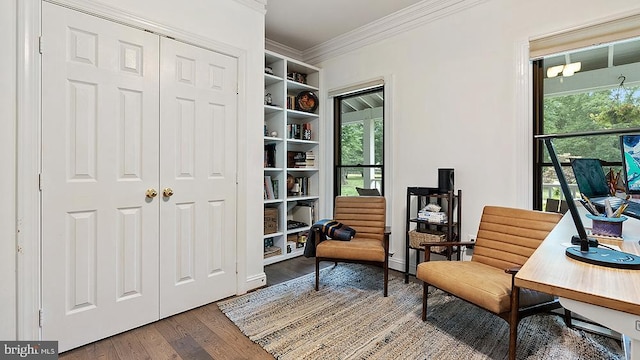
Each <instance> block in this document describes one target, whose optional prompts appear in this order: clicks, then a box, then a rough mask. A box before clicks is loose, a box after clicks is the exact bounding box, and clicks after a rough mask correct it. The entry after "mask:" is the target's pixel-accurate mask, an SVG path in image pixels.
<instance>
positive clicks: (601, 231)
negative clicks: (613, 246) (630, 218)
mask: <svg viewBox="0 0 640 360" xmlns="http://www.w3.org/2000/svg"><path fill="white" fill-rule="evenodd" d="M587 217H588V218H589V219H591V220H592V222H593V225H592V227H591V232H592V233H593V235H604V236H613V237H621V236H622V222H624V221H625V220H627V217H626V216H620V217H605V216H596V215H591V214H587Z"/></svg>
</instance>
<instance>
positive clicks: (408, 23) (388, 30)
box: [302, 0, 488, 65]
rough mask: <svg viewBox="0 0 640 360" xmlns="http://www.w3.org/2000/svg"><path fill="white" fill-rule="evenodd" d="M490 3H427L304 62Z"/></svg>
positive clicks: (309, 53)
mask: <svg viewBox="0 0 640 360" xmlns="http://www.w3.org/2000/svg"><path fill="white" fill-rule="evenodd" d="M486 1H488V0H424V1H421V2H419V3H417V4H414V5H412V6H409V7H407V8H405V9H402V10H400V11H398V12H395V13H393V14H391V15H388V16H385V17H383V18H381V19H379V20H376V21H373V22H371V23H369V24H367V25H364V26H361V27H359V28H357V29H355V30H353V31H350V32H348V33H345V34H342V35H340V36H337V37H335V38H333V39H331V40H328V41H325V42H324V43H322V44H319V45H316V46H313V47H311V48H309V49H307V50H304V51H303V52H302V55H303V56H302V59H303V61H304V62H306V63H309V64H313V65H317V64H318V63H320V62H321V61H323V60H326V59H329V58H332V57H335V56H338V55H342V54H345V53H347V52H350V51H353V50H356V49H358V48H361V47H363V46H366V45H369V44H372V43H375V42H378V41H381V40H384V39H387V38H390V37H392V36H395V35H397V34H400V33H403V32H405V31H408V30H411V29H414V28H416V27H418V26H421V25H424V24H427V23H429V22H432V21H435V20H437V19H440V18H443V17H445V16H448V15H451V14H454V13H457V12H460V11H462V10H465V9H468V8H470V7H473V6H475V5H478V4H481V3H483V2H486Z"/></svg>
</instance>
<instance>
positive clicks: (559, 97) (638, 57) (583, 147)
mask: <svg viewBox="0 0 640 360" xmlns="http://www.w3.org/2000/svg"><path fill="white" fill-rule="evenodd" d="M571 64H575V65H571ZM566 69H568V71H567V70H566ZM534 76H535V77H536V79H535V81H534V86H535V88H534V93H535V94H536V96H535V99H537V100H536V101H535V104H534V119H535V122H536V123H535V125H534V135H537V134H568V133H581V132H587V131H598V130H611V129H630V128H640V39H634V40H630V41H624V42H617V43H610V44H605V45H601V46H597V47H591V48H588V49H582V50H577V51H573V52H571V53H566V54H559V55H553V56H548V57H545V58H544V59H542V60H537V61H535V62H534ZM639 133H640V130H639ZM553 144H554V146H555V149H556V152H557V154H558V157H559V160H560V162H561V163H562V165H563V172H564V175H565V177H566V178H567V181H568V183H569V184H570V188H571V190H572V193H573V194H574V197H578V196H579V192H578V189H577V186H576V183H575V178H574V176H573V171H572V170H571V167H570V166H569V165H570V163H569V161H570V159H571V158H578V157H582V158H597V159H600V161H601V163H602V165H603V168H604V171H605V174H607V175H609V173H610V172H611V174H612V176H613V177H617V176H618V175H619V174H621V172H620V171H621V166H622V155H621V151H620V147H619V135H616V134H613V135H594V136H580V137H568V138H557V139H554V140H553ZM534 151H535V154H536V156H535V157H534V206H535V208H537V209H547V210H554V209H548V208H547V207H546V206H545V205H546V204H547V199H558V200H564V199H562V196H561V190H560V186H559V183H558V180H557V176H556V173H555V171H554V170H553V166H552V165H551V162H550V159H549V155H548V153H547V151H546V149H545V148H544V146H543V144H542V143H541V142H540V141H536V140H534Z"/></svg>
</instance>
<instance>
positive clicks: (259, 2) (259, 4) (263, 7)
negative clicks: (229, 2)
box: [235, 0, 267, 14]
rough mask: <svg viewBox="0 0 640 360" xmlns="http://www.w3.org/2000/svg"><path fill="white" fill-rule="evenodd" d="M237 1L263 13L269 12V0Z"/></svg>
mask: <svg viewBox="0 0 640 360" xmlns="http://www.w3.org/2000/svg"><path fill="white" fill-rule="evenodd" d="M235 1H236V2H238V3H240V4H242V5H244V6H246V7H248V8H250V9H253V10H256V11H258V12H259V13H261V14H266V13H267V0H235Z"/></svg>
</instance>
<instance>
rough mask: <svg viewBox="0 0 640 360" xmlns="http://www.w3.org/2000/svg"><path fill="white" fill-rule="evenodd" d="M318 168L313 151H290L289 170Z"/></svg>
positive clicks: (288, 158)
mask: <svg viewBox="0 0 640 360" xmlns="http://www.w3.org/2000/svg"><path fill="white" fill-rule="evenodd" d="M315 166H316V156H315V154H314V153H313V151H306V152H303V151H288V152H287V167H288V168H314V167H315Z"/></svg>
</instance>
